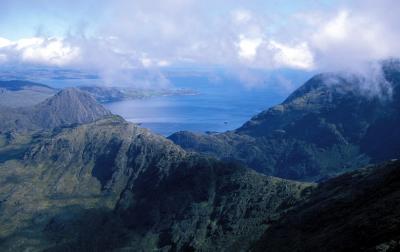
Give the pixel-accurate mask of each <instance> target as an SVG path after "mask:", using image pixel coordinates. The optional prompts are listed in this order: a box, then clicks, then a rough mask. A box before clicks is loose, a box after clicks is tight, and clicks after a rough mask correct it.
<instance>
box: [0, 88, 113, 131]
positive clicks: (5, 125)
mask: <svg viewBox="0 0 400 252" xmlns="http://www.w3.org/2000/svg"><path fill="white" fill-rule="evenodd" d="M110 114H111V113H110V112H109V111H108V110H106V109H105V108H104V107H102V106H101V105H100V104H98V103H97V102H96V100H95V99H94V98H93V97H92V96H91V95H89V94H87V93H85V92H82V91H79V90H77V89H74V88H71V89H65V90H62V91H60V92H58V93H57V94H56V95H54V96H52V97H50V98H48V99H46V100H45V101H43V102H41V103H39V104H37V105H35V106H32V107H21V108H9V107H4V106H0V132H6V131H26V130H38V129H52V128H55V127H59V126H62V125H69V124H76V123H88V122H93V121H95V120H97V119H99V118H102V117H104V116H107V115H110Z"/></svg>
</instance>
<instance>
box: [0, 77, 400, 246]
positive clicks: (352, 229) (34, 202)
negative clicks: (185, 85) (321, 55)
mask: <svg viewBox="0 0 400 252" xmlns="http://www.w3.org/2000/svg"><path fill="white" fill-rule="evenodd" d="M393 78H397V77H396V75H394V77H393ZM310 90H313V91H311V92H315V91H314V90H319V91H318V92H317V93H318V95H315V96H316V97H320V96H321V94H319V92H325V90H326V89H325V88H324V87H323V86H322V87H321V89H318V88H316V87H311V89H310ZM309 92H310V91H305V93H306V94H309ZM396 94H397V93H396V92H395V93H394V97H393V99H390V100H387V101H386V102H388V103H389V104H391V105H390V106H391V107H390V108H393V110H385V111H387V113H388V114H383V115H380V116H379V117H377V118H378V119H376V120H375V121H373V120H372V119H371V120H372V121H366V122H368V124H365V123H361V124H362V125H368V127H367V132H368V131H371V133H369V134H370V136H371V137H372V138H374V139H375V138H376V137H380V138H381V139H375V140H374V141H377V144H384V143H396V142H392V139H395V137H396V135H395V133H396V131H395V130H393V129H392V127H393V125H396V123H397V121H396V120H397V119H396V117H395V116H394V115H395V113H396V111H397V108H398V107H396V101H397V100H396V99H397V98H396ZM299 97H300V98H302V97H304V94H302V95H300V96H299ZM346 97H349V98H346ZM292 98H293V97H292ZM292 98H289V99H288V100H289V101H288V103H287V104H284V105H282V106H284V107H285V106H288V113H289V112H290V113H289V115H291V116H292V117H291V120H289V121H293V122H295V124H297V125H301V124H299V122H301V121H302V118H303V117H304V116H305V115H310V114H311V115H314V116H315V115H320V114H323V115H331V114H330V113H333V112H332V111H339V110H337V109H336V106H337V104H338V102H337V101H338V100H341V101H343V102H339V104H344V105H343V106H345V107H346V108H348V107H349V105H348V103H347V102H348V101H353V98H352V95H349V96H347V95H344V96H343V97H340V96H338V97H335V99H332V101H334V102H332V103H333V105H332V110H326V107H327V106H328V105H327V104H325V103H324V102H323V101H324V99H322V101H319V102H318V103H316V104H313V105H311V106H310V107H311V108H310V109H311V110H312V111H315V110H314V109H316V107H320V108H318V109H317V110H316V111H318V113H317V112H315V113H314V112H310V111H308V110H306V109H304V106H306V105H304V104H310V102H300V104H299V106H300V107H299V109H298V110H296V108H297V107H296V106H297V105H296V106H295V104H296V102H295V103H293V101H294V100H297V99H299V98H295V99H294V100H292V101H290V100H291V99H292ZM318 99H320V98H318ZM312 100H313V99H311V101H312ZM368 102H369V103H370V102H372V100H368ZM376 102H379V103H381V100H376ZM318 104H322V105H321V106H319V105H318ZM328 104H329V103H328ZM382 104H383V106H384V107H383V108H385V109H386V108H387V106H388V104H386V103H382ZM365 105H366V104H362V106H361V105H360V108H359V109H358V110H357V111H361V107H363V106H365ZM290 106H295V108H291V107H290ZM379 106H380V105H376V106H375V105H374V107H373V108H376V107H379ZM328 107H329V106H328ZM289 108H290V109H289ZM329 108H331V107H329ZM285 109H286V108H285ZM16 111H17V112H18V113H22V112H21V110H16ZM27 111H28V110H27ZM29 111H30V113H31V115H32V117H28V115H29V113H26V114H24V115H27V116H26V118H28V119H29V120H28V121H14V123H15V124H12V123H10V122H8V124H6V126H8V127H10V125H11V126H12V127H11V128H12V129H15V130H11V131H10V130H7V131H3V132H0V248H1V250H2V251H246V250H265V249H269V250H270V251H293V250H294V251H298V250H299V251H310V250H326V251H348V250H368V249H370V250H378V251H390V250H388V249H392V250H393V251H395V250H396V249H397V248H398V244H399V240H400V236H399V234H400V231H399V230H400V228H399V223H400V222H399V215H398V212H399V210H400V209H399V206H400V201H399V188H400V186H399V181H400V177H399V171H400V163H399V161H392V162H388V163H386V164H385V165H382V167H367V168H365V169H361V170H358V171H355V172H351V173H347V174H344V175H342V176H339V177H337V178H333V179H329V180H327V181H326V182H324V183H321V184H320V185H318V186H317V185H316V184H312V183H305V182H295V181H290V180H285V179H280V178H275V177H269V176H265V175H262V174H260V173H257V172H255V171H254V170H251V169H248V168H246V167H244V166H243V165H241V164H239V163H236V162H231V161H230V162H223V161H219V160H217V159H215V158H212V157H209V156H203V155H201V154H197V153H194V152H187V151H185V150H184V149H182V148H181V147H179V146H178V145H176V144H174V143H173V142H172V141H170V140H168V139H165V138H164V137H162V136H158V135H155V134H152V133H151V132H149V131H148V130H146V129H142V128H139V127H138V126H136V125H134V124H131V123H128V122H126V121H125V120H123V119H122V118H120V117H119V116H115V115H111V114H110V113H109V112H108V111H106V110H105V109H104V108H102V107H101V105H99V104H97V103H96V101H95V100H94V99H93V98H92V97H91V96H90V95H88V94H85V93H82V92H79V91H77V90H74V89H71V90H64V91H62V92H60V93H59V94H58V95H56V96H55V97H53V98H51V99H48V100H46V101H45V102H43V103H41V104H39V105H37V106H35V107H32V108H30V109H29ZM304 111H306V112H305V115H303V114H302V113H303V112H304ZM10 112H11V111H10V110H3V111H0V115H1V116H2V118H3V119H2V120H0V125H1V123H3V126H4V123H5V122H7V120H5V119H4V118H5V116H10V118H12V117H11V116H15V115H13V114H11V115H8V114H7V113H10ZM292 112H293V113H294V114H292ZM322 112H324V113H322ZM380 112H383V110H380ZM269 113H272V112H267V113H266V114H267V116H266V118H268V120H272V119H271V118H275V117H273V116H272V117H271V115H270V114H269ZM285 113H286V112H285ZM285 113H283V114H285ZM298 113H300V114H301V115H300V116H298ZM15 114H17V113H15ZM339 114H340V115H342V114H341V113H339ZM17 115H18V114H17ZM297 116H298V117H297ZM338 116H339V115H338ZM354 116H355V117H357V118H361V119H362V118H365V115H363V116H361V114H357V115H354ZM358 116H359V117H358ZM374 116H375V114H374V113H371V117H374ZM14 118H15V117H14ZM262 118H264V117H260V118H259V119H257V117H256V118H255V119H254V120H253V122H252V123H249V124H247V125H245V126H244V127H243V128H241V129H240V130H237V131H236V132H228V133H225V134H219V135H209V136H208V137H214V140H213V142H211V144H215V145H217V147H218V150H221V148H220V146H225V147H224V149H223V150H224V151H226V150H230V148H231V149H232V148H240V150H241V152H240V153H241V154H240V155H241V157H242V158H250V157H252V158H254V159H253V161H254V162H256V161H257V157H256V155H260V153H262V152H263V151H264V150H269V151H270V152H274V151H275V153H277V152H278V151H280V152H282V155H287V157H288V159H284V160H280V159H279V158H277V160H279V161H280V162H283V163H282V167H285V164H286V166H288V167H290V166H293V165H296V162H300V163H301V162H302V160H303V159H302V158H303V157H304V156H301V155H295V153H294V152H290V151H289V152H287V154H285V151H288V150H290V149H287V148H288V147H287V146H288V145H285V144H282V143H288V142H290V141H297V144H300V143H306V144H309V145H311V144H313V146H317V147H318V148H317V147H316V149H311V150H318V151H321V150H325V151H326V150H330V149H329V148H333V147H329V146H330V145H327V146H328V147H321V146H325V145H324V144H326V141H328V140H329V141H337V139H339V138H340V139H341V137H342V138H343V139H344V140H343V141H347V142H345V143H341V142H340V144H335V145H339V147H337V148H338V149H334V150H341V149H340V148H344V149H342V150H343V153H344V154H343V153H342V152H339V151H335V152H326V153H325V154H326V156H324V155H321V156H314V158H315V159H312V161H313V162H316V163H317V164H320V163H318V162H321V164H324V162H326V160H327V159H328V158H329V159H331V163H329V164H330V166H329V167H330V169H333V168H334V167H335V166H334V165H335V164H336V163H337V162H339V161H336V158H337V159H339V160H341V159H343V157H346V156H345V155H347V156H348V157H349V160H354V156H357V155H358V159H356V160H359V161H358V162H355V163H351V165H352V166H356V165H357V164H362V163H363V162H364V161H363V160H364V158H365V157H364V156H368V155H370V154H368V153H369V152H368V151H367V150H363V152H365V153H366V154H363V155H364V156H363V157H359V155H360V154H359V152H358V151H360V150H361V146H363V145H362V144H361V143H362V141H365V139H368V138H367V137H366V136H367V135H368V133H365V132H364V133H363V132H361V133H360V132H353V133H351V131H346V130H345V129H348V128H347V127H348V126H347V125H346V127H345V126H343V128H340V129H339V130H337V132H338V133H337V134H340V135H335V134H333V133H335V132H336V131H333V130H332V129H331V128H329V127H328V130H326V127H325V126H326V124H324V123H323V122H321V125H322V126H319V124H318V125H317V126H315V122H316V121H315V120H311V119H310V121H309V122H310V124H309V125H308V126H309V127H315V128H314V129H315V130H314V131H313V132H310V134H305V135H304V138H301V135H296V130H295V129H292V128H290V127H289V126H287V125H291V123H290V122H289V123H288V122H285V121H284V120H283V119H284V118H285V116H283V117H282V118H283V119H282V118H280V117H279V116H278V117H277V118H278V119H276V122H275V124H276V125H279V126H280V127H281V128H284V129H280V130H276V129H275V128H271V129H268V127H269V126H268V123H267V125H265V126H262V127H260V128H259V130H257V126H258V125H259V124H258V122H260V123H262V122H263V120H262ZM306 118H312V117H306ZM324 118H325V117H324ZM335 118H336V117H328V116H326V120H327V121H328V122H331V121H333V122H337V121H335V120H334V119H335ZM352 118H353V117H352ZM382 118H386V120H387V121H385V123H383V124H376V122H382V121H381V120H382ZM328 119H329V120H328ZM353 119H354V118H353ZM353 119H352V120H353ZM24 120H27V119H24ZM341 120H342V119H340V121H341ZM11 122H12V121H11ZM17 122H18V124H17ZM254 122H256V123H254ZM363 122H364V121H363ZM371 122H374V123H371ZM32 125H33V126H32ZM335 125H336V124H335ZM371 125H374V127H372V126H371ZM292 126H293V125H292ZM13 127H14V128H13ZM18 127H20V128H23V129H24V130H23V131H21V130H16V129H20V128H18ZM252 127H256V128H252ZM266 127H267V128H266ZM360 127H361V126H357V127H355V129H359V128H360ZM320 128H321V129H322V131H321V132H318V130H319V129H320ZM8 129H9V128H8ZM31 129H33V130H31ZM249 129H251V130H249ZM302 130H303V131H302V132H309V131H307V130H304V129H302ZM379 130H385V132H386V133H388V132H392V133H393V135H392V139H389V138H388V137H386V135H385V134H384V135H383V136H379V135H377V134H378V132H379ZM247 131H248V132H247ZM264 131H266V132H267V133H265V132H264ZM283 131H284V132H283ZM268 132H269V133H268ZM332 132H333V133H332ZM311 133H316V134H317V136H320V137H316V136H315V135H313V134H311ZM322 133H324V134H322ZM331 133H332V134H331ZM286 134H288V135H290V137H292V138H293V139H295V140H291V138H289V137H287V138H285V137H284V136H285V135H286ZM318 134H322V135H318ZM277 136H280V137H282V139H281V140H280V141H276V139H277ZM294 136H296V138H295V137H294ZM324 136H327V138H326V139H323V140H321V141H322V142H318V141H317V140H318V139H319V138H321V137H324ZM332 136H334V137H332ZM360 136H361V139H362V141H361V140H359V142H357V143H359V145H358V148H359V149H356V151H355V152H354V153H353V152H352V151H349V150H351V148H352V147H353V143H352V142H350V140H349V139H353V138H354V139H358V138H357V137H360ZM352 137H353V138H352ZM193 138H195V139H196V142H197V143H196V144H198V143H200V144H199V145H197V146H201V144H203V145H204V146H203V148H206V147H208V148H215V149H217V148H216V147H215V146H214V145H208V144H210V142H209V140H208V139H205V140H204V139H203V138H202V137H198V136H197V135H193ZM260 139H261V140H260ZM311 140H312V141H311ZM378 140H379V141H381V140H383V141H381V142H379V141H378ZM201 141H204V142H201ZM301 141H302V142H301ZM329 141H328V142H329ZM352 141H356V140H352ZM370 141H372V140H370ZM385 141H386V142H385ZM329 143H330V144H331V142H329ZM262 144H264V145H262ZM306 144H304V146H307V145H306ZM300 146H301V145H300ZM346 146H347V147H346ZM378 146H379V145H378ZM396 146H397V145H396V144H394V145H393V146H390V148H389V149H387V150H380V151H379V152H377V151H376V150H374V149H373V148H372V149H370V150H369V151H371V153H382V154H383V156H385V155H387V154H386V153H390V152H388V150H392V149H393V150H394V152H393V153H392V154H393V155H395V154H396V152H395V150H396V149H395V147H396ZM324 148H325V149H324ZM335 148H336V147H335ZM346 148H348V149H346ZM221 153H224V152H221ZM310 153H311V154H313V153H315V152H310ZM332 153H336V154H337V156H329V155H330V154H332ZM225 154H226V153H225ZM328 154H329V155H328ZM392 154H390V155H392ZM296 158H298V159H297V161H296ZM317 158H319V159H317ZM368 158H371V157H368ZM368 158H367V159H366V161H365V162H369V160H368ZM270 160H274V159H273V158H271V159H270ZM360 160H361V161H360ZM290 161H292V162H290ZM285 162H286V163H285ZM340 162H341V161H340ZM254 164H256V163H254ZM322 167H323V166H322ZM317 168H318V167H317ZM336 168H337V171H338V172H341V171H343V170H346V169H347V168H346V169H344V168H343V167H336ZM318 171H321V170H318ZM330 171H331V170H330ZM396 246H397V247H396ZM385 249H386V250H385Z"/></svg>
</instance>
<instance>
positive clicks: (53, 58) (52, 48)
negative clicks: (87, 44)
mask: <svg viewBox="0 0 400 252" xmlns="http://www.w3.org/2000/svg"><path fill="white" fill-rule="evenodd" d="M0 55H2V56H1V62H2V63H7V62H8V61H16V62H17V63H18V62H19V63H31V64H43V65H50V66H67V65H69V64H72V63H74V62H76V61H78V60H79V57H80V50H79V48H78V47H74V46H71V45H68V44H67V43H66V42H65V40H64V39H59V38H49V39H47V38H40V37H32V38H25V39H20V40H17V41H10V40H5V39H1V40H0ZM11 63H15V62H11Z"/></svg>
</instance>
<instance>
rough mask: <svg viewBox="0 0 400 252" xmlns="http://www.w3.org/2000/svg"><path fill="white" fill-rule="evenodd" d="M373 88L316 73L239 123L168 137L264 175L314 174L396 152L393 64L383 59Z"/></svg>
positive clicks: (398, 105)
mask: <svg viewBox="0 0 400 252" xmlns="http://www.w3.org/2000/svg"><path fill="white" fill-rule="evenodd" d="M383 75H384V77H385V79H386V80H385V81H383V82H382V83H379V84H378V85H380V86H381V89H380V91H381V93H380V94H379V95H376V94H374V93H371V92H368V90H366V89H363V85H364V81H365V80H363V79H362V78H361V77H357V76H351V75H343V74H321V75H317V76H315V77H313V78H312V79H311V80H309V81H308V82H307V83H305V84H304V85H303V86H302V87H300V88H299V89H298V90H296V91H295V92H294V93H293V94H292V95H291V96H290V97H288V98H287V99H286V100H285V101H284V102H283V103H282V104H280V105H277V106H275V107H272V108H270V109H268V110H266V111H264V112H262V113H260V114H259V115H257V116H255V117H254V118H252V119H251V120H250V121H248V122H247V123H245V124H244V125H243V126H242V127H241V128H239V129H237V130H234V131H231V132H226V133H219V134H194V133H191V132H178V133H175V134H173V135H172V136H170V137H169V139H171V140H172V141H174V142H175V143H177V144H179V145H180V146H182V147H183V148H185V149H186V150H189V151H197V152H201V153H206V154H211V155H214V156H216V157H218V158H220V159H234V160H238V161H241V162H243V163H244V164H246V165H248V166H249V167H251V168H253V169H255V170H257V171H259V172H262V173H264V174H268V175H273V176H278V177H282V178H289V179H296V180H320V179H325V178H327V177H331V176H335V175H337V174H340V173H342V172H345V171H350V170H352V169H355V168H358V167H361V166H363V165H366V164H369V163H375V162H380V161H383V160H387V159H390V158H396V157H398V156H399V155H400V133H399V132H398V130H397V126H398V125H400V63H399V62H397V61H388V62H386V63H385V64H383Z"/></svg>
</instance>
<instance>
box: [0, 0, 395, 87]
mask: <svg viewBox="0 0 400 252" xmlns="http://www.w3.org/2000/svg"><path fill="white" fill-rule="evenodd" d="M399 11H400V2H399V1H397V0H379V1H378V0H353V1H351V0H348V1H344V0H296V1H293V0H246V1H245V0H236V1H233V0H202V1H196V0H113V1H111V0H108V1H107V0H97V1H94V0H86V1H71V0H69V1H65V0H31V1H25V0H0V66H1V65H3V66H5V65H10V64H11V65H12V64H14V65H15V64H18V65H40V66H57V67H65V68H78V69H92V70H96V71H99V72H100V73H102V75H103V76H104V78H109V79H110V80H111V81H112V80H113V78H115V76H120V75H121V73H127V72H129V71H127V70H129V69H146V70H149V71H153V72H155V73H157V72H158V71H159V69H163V68H168V67H178V68H179V67H183V68H185V67H190V68H201V67H210V68H213V67H222V68H230V69H249V70H252V69H255V70H268V71H271V70H277V69H294V70H301V71H340V70H349V69H351V70H353V71H361V72H362V71H364V72H365V71H368V70H366V69H365V67H364V66H365V65H366V64H368V63H369V62H371V61H378V60H382V59H386V58H390V57H400V43H398V41H400V15H398V13H399Z"/></svg>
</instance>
